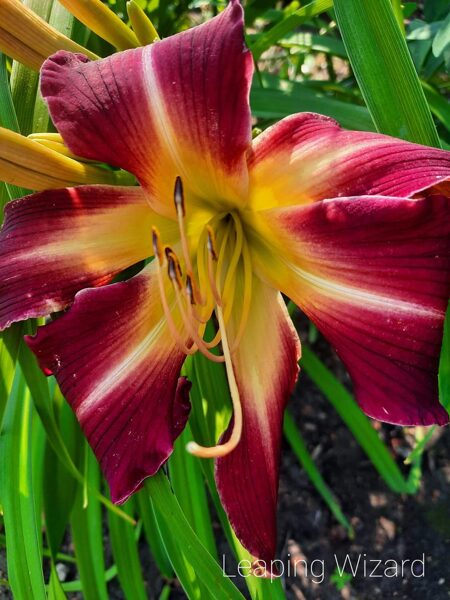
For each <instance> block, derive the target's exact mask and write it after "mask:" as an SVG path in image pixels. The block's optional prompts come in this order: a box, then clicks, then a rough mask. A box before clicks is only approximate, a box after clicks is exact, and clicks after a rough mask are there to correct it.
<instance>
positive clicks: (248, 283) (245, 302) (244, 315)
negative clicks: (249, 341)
mask: <svg viewBox="0 0 450 600" xmlns="http://www.w3.org/2000/svg"><path fill="white" fill-rule="evenodd" d="M242 257H243V261H244V297H243V299H242V312H241V320H240V322H239V328H238V332H237V334H236V337H235V339H234V342H233V346H232V348H231V352H235V351H236V350H237V349H238V347H239V344H240V342H241V339H242V336H243V335H244V331H245V326H246V325H247V321H248V316H249V314H250V305H251V300H252V278H253V270H252V259H251V257H250V251H249V249H248V246H247V243H244V245H243V247H242Z"/></svg>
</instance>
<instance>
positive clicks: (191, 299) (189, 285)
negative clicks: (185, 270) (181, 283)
mask: <svg viewBox="0 0 450 600" xmlns="http://www.w3.org/2000/svg"><path fill="white" fill-rule="evenodd" d="M186 293H187V295H188V298H189V302H190V303H191V304H193V305H194V304H195V303H196V302H195V298H194V288H193V287H192V279H191V276H190V275H187V276H186Z"/></svg>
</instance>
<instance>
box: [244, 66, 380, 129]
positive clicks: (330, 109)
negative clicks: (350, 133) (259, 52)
mask: <svg viewBox="0 0 450 600" xmlns="http://www.w3.org/2000/svg"><path fill="white" fill-rule="evenodd" d="M277 80H278V81H277ZM262 81H263V82H264V84H265V85H264V87H261V86H260V84H258V83H257V82H256V81H254V84H253V86H252V89H251V94H250V104H251V107H252V113H253V114H254V115H255V116H256V117H259V118H262V119H282V118H283V117H286V116H288V115H292V114H295V113H298V112H309V111H311V112H320V113H321V114H323V115H327V116H328V117H332V118H333V119H336V121H338V122H339V123H340V124H341V125H342V126H343V127H346V128H347V129H358V130H363V131H375V127H374V124H373V121H372V119H371V117H370V114H369V112H368V110H367V108H365V107H364V106H356V105H355V104H350V103H346V102H341V101H340V100H336V99H335V98H333V97H330V96H327V95H326V94H324V93H322V92H319V91H316V90H313V89H311V88H310V87H309V86H307V85H305V84H304V83H301V82H287V81H281V80H279V79H278V78H275V77H270V76H267V75H264V74H262ZM276 88H278V89H276Z"/></svg>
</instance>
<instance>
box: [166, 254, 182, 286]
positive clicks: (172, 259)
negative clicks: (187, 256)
mask: <svg viewBox="0 0 450 600" xmlns="http://www.w3.org/2000/svg"><path fill="white" fill-rule="evenodd" d="M167 250H169V252H168V251H167ZM166 257H167V273H168V275H169V279H170V280H171V281H172V283H176V285H177V287H178V289H179V290H181V288H182V287H183V283H182V279H181V277H182V272H181V267H180V263H179V261H178V259H177V256H176V254H175V252H173V251H170V248H166Z"/></svg>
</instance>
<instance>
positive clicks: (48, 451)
mask: <svg viewBox="0 0 450 600" xmlns="http://www.w3.org/2000/svg"><path fill="white" fill-rule="evenodd" d="M56 399H57V401H58V404H59V405H58V407H57V409H58V413H59V414H58V425H59V427H60V429H61V433H62V435H63V437H64V441H65V444H66V447H67V448H68V450H69V453H70V455H71V456H72V457H75V462H79V458H80V457H79V456H78V457H77V454H78V453H79V449H80V448H82V447H83V437H82V434H81V431H80V428H79V426H78V423H77V422H76V419H75V417H74V414H73V412H72V410H71V409H70V407H69V406H68V405H67V403H66V402H65V400H63V398H62V396H61V395H60V394H58V395H57V396H56ZM77 487H78V484H77V481H76V479H75V478H74V477H73V476H72V475H71V474H70V472H69V471H68V470H67V469H66V468H65V466H64V465H63V464H62V462H61V461H60V459H59V458H58V456H57V455H56V453H55V451H54V450H53V447H52V446H51V444H50V443H49V440H48V438H47V439H46V448H45V468H44V474H43V488H44V512H45V532H46V537H47V540H48V545H49V548H50V551H51V555H52V559H53V562H54V563H56V561H57V553H58V550H59V547H60V545H61V542H62V540H63V537H64V532H65V530H66V526H67V524H68V522H69V518H70V512H71V510H72V506H73V502H74V499H75V495H76V492H77Z"/></svg>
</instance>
